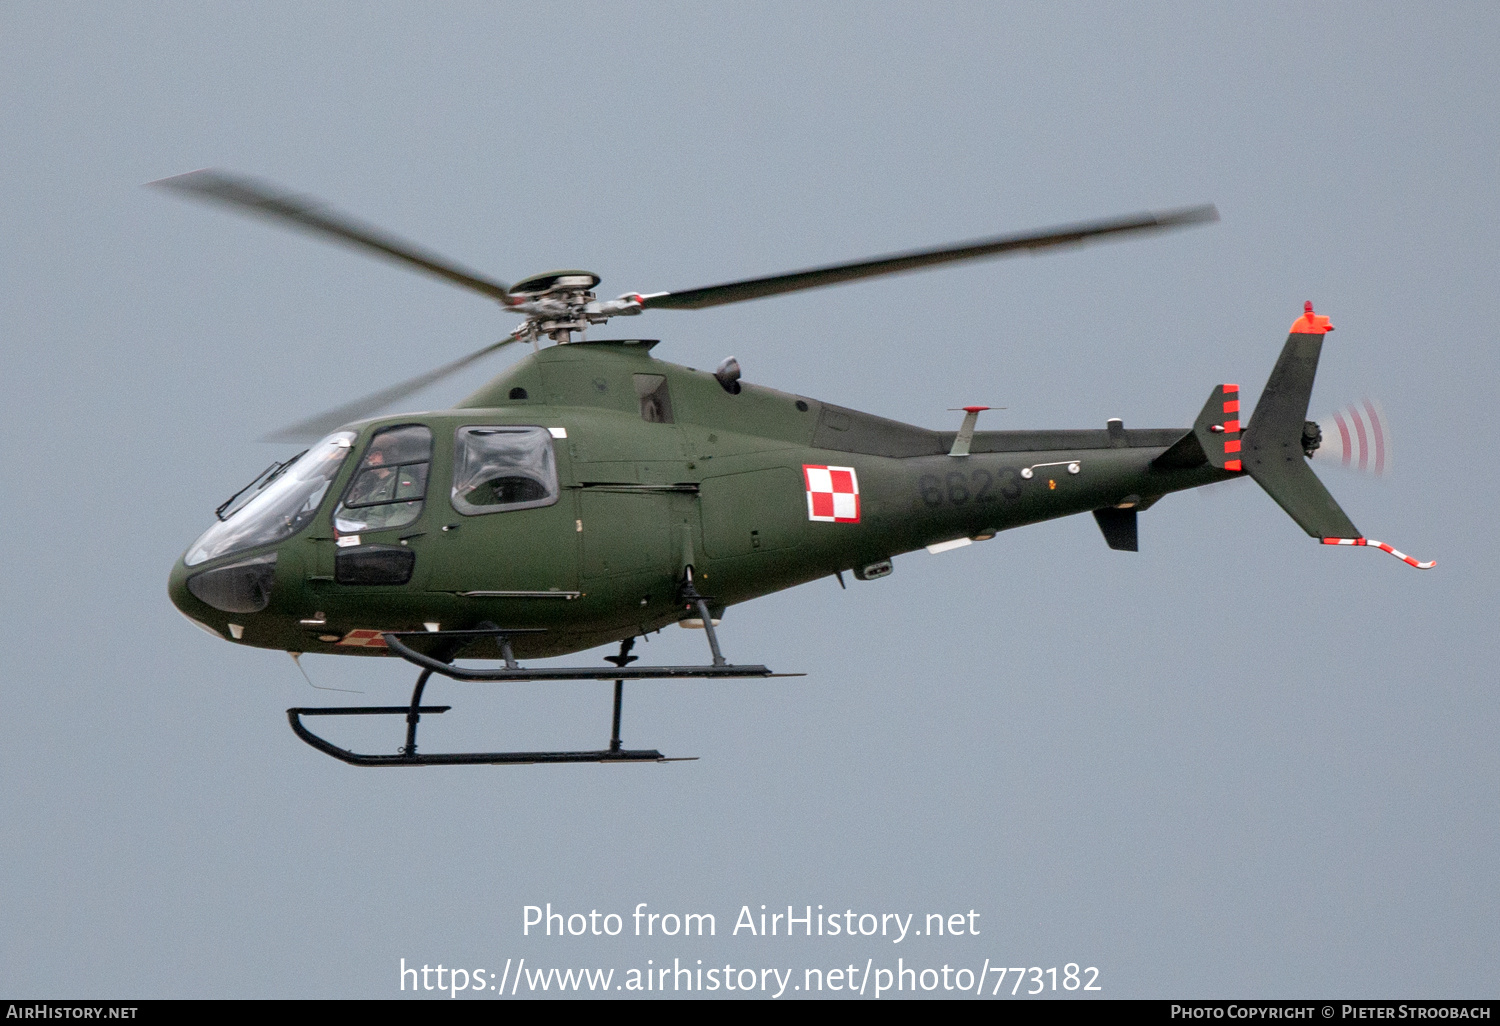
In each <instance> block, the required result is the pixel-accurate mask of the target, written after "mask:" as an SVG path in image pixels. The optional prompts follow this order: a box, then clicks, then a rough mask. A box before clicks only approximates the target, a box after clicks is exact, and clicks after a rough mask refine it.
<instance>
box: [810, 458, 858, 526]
mask: <svg viewBox="0 0 1500 1026" xmlns="http://www.w3.org/2000/svg"><path fill="white" fill-rule="evenodd" d="M802 476H803V478H805V479H806V481H807V519H809V520H818V521H823V522H825V523H830V524H857V523H859V478H858V477H857V476H855V473H854V468H853V467H822V466H814V465H812V464H807V463H804V464H803V465H802Z"/></svg>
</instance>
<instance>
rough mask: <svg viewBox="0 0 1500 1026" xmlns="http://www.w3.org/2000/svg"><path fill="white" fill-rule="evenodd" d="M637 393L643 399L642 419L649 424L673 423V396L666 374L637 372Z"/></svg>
mask: <svg viewBox="0 0 1500 1026" xmlns="http://www.w3.org/2000/svg"><path fill="white" fill-rule="evenodd" d="M634 377H635V394H636V395H638V396H639V397H640V400H641V419H642V420H644V421H645V422H646V423H648V424H670V423H672V396H671V394H670V393H668V392H667V378H666V375H664V374H636V375H634Z"/></svg>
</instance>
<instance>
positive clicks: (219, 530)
mask: <svg viewBox="0 0 1500 1026" xmlns="http://www.w3.org/2000/svg"><path fill="white" fill-rule="evenodd" d="M353 444H354V432H353V431H335V432H334V433H333V434H331V435H329V436H328V437H327V438H325V439H323V440H322V441H321V442H319V443H318V444H317V445H314V446H313V447H312V448H311V449H309V450H307V452H306V454H305V455H303V456H302V457H300V458H299V459H297V460H296V461H295V462H294V463H291V464H290V465H288V466H287V467H285V468H284V469H283V470H282V472H281V473H280V474H278V475H276V476H275V477H274V478H272V479H271V480H270V481H269V482H267V483H266V485H265V486H264V487H263V488H262V489H261V491H260V492H259V493H257V494H256V496H255V498H253V499H251V500H250V501H249V502H247V503H245V504H244V505H243V506H241V507H240V508H239V509H238V510H235V511H234V512H233V513H231V514H229V516H228V517H227V518H226V519H225V520H224V521H223V522H221V523H217V524H214V526H212V527H210V528H209V529H208V530H207V531H204V532H203V535H202V536H201V537H200V538H199V539H198V540H197V541H196V542H194V543H193V547H192V548H190V549H188V554H187V555H186V556H185V557H184V558H183V562H184V563H186V564H187V565H188V566H197V565H198V564H199V563H202V562H205V561H207V560H210V559H213V558H214V557H216V556H223V555H226V554H228V553H231V552H240V551H243V550H244V549H250V548H254V547H255V546H257V545H270V544H272V543H273V542H279V541H282V540H283V539H286V538H290V537H291V536H292V535H294V534H296V533H297V532H298V531H300V530H302V528H304V527H306V526H307V523H308V522H309V521H310V520H312V518H313V516H314V515H315V514H316V513H317V512H318V506H320V505H321V504H322V502H323V496H324V494H325V493H327V491H328V486H329V484H330V483H332V481H333V479H334V477H335V475H337V474H338V472H339V467H341V466H343V465H344V459H345V457H347V456H348V455H349V447H350V446H352V445H353Z"/></svg>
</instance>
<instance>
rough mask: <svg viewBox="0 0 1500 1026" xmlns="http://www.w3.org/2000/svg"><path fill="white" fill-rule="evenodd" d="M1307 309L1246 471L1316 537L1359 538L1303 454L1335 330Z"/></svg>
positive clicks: (1268, 394)
mask: <svg viewBox="0 0 1500 1026" xmlns="http://www.w3.org/2000/svg"><path fill="white" fill-rule="evenodd" d="M1305 310H1306V312H1305V313H1304V314H1303V315H1302V316H1301V317H1299V318H1297V319H1296V320H1295V321H1293V322H1292V330H1291V333H1290V334H1289V335H1287V338H1286V345H1285V346H1283V347H1282V349H1281V357H1280V358H1279V359H1278V360H1277V361H1276V367H1275V369H1274V370H1272V371H1271V377H1270V379H1269V380H1268V381H1267V382H1266V387H1265V390H1264V391H1262V392H1261V394H1260V402H1259V403H1257V404H1256V406H1255V419H1254V420H1253V421H1252V422H1251V424H1250V427H1249V428H1248V429H1247V430H1246V432H1245V439H1244V449H1243V453H1244V469H1245V472H1246V473H1248V474H1249V475H1250V476H1251V477H1253V478H1255V480H1256V482H1257V483H1259V485H1260V486H1261V487H1262V488H1264V489H1265V490H1266V492H1267V493H1269V494H1270V496H1271V498H1273V499H1275V500H1276V502H1277V503H1278V504H1279V505H1280V506H1281V508H1282V509H1284V510H1286V511H1287V514H1288V515H1289V516H1290V517H1291V518H1292V519H1293V520H1295V521H1297V525H1298V526H1299V527H1301V528H1302V529H1303V530H1304V531H1306V532H1307V533H1308V534H1310V535H1312V536H1313V537H1314V538H1358V537H1360V533H1359V528H1357V527H1355V526H1354V522H1353V521H1351V520H1350V519H1349V516H1348V514H1346V513H1345V512H1344V511H1343V510H1342V509H1340V508H1339V504H1338V503H1337V502H1335V501H1334V499H1333V496H1332V495H1330V494H1328V489H1327V488H1324V487H1323V482H1322V481H1319V480H1318V475H1316V474H1314V473H1313V471H1312V468H1311V467H1309V466H1308V465H1307V459H1306V457H1305V456H1304V454H1303V452H1302V426H1303V424H1305V423H1306V422H1307V401H1308V399H1309V398H1311V396H1312V387H1313V378H1314V377H1315V376H1316V375H1317V373H1318V357H1319V356H1320V355H1321V354H1322V352H1323V336H1324V335H1326V334H1327V333H1328V332H1330V331H1332V330H1333V325H1331V324H1329V323H1328V318H1327V317H1320V316H1318V315H1317V314H1315V313H1313V309H1312V303H1308V304H1307V305H1306V307H1305Z"/></svg>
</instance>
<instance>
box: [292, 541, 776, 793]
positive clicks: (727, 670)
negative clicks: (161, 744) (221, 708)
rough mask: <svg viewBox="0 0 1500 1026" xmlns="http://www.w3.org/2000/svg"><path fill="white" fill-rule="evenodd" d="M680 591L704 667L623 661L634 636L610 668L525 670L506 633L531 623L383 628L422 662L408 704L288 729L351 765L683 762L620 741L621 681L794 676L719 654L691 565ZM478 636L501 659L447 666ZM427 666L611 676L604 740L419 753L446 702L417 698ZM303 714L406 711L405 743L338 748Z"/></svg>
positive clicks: (483, 675) (480, 677) (448, 670)
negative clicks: (704, 642) (708, 661)
mask: <svg viewBox="0 0 1500 1026" xmlns="http://www.w3.org/2000/svg"><path fill="white" fill-rule="evenodd" d="M682 597H683V599H684V600H686V601H687V602H688V603H689V604H690V605H692V606H697V608H698V612H699V613H700V615H701V616H702V618H703V624H704V626H705V628H706V631H707V635H708V644H709V649H710V650H711V652H712V653H713V664H712V665H710V666H636V667H631V666H630V665H629V664H630V663H633V662H635V661H636V659H637V658H638V657H637V656H633V655H631V654H630V649H631V648H632V647H633V646H634V644H635V639H634V638H626V639H625V640H624V641H622V642H620V652H619V654H618V655H612V656H605V659H606V661H608V662H611V663H614V664H615V665H614V667H613V668H606V667H602V666H599V667H595V666H559V667H546V668H542V669H527V668H526V667H524V666H521V665H520V664H519V663H517V662H516V659H515V656H514V655H513V654H512V651H511V643H510V639H511V637H513V636H515V635H518V634H535V633H539V632H538V631H536V630H534V629H510V630H507V629H504V628H500V627H492V626H488V625H486V626H483V627H480V628H478V629H476V630H468V631H390V632H387V633H386V634H384V635H383V637H384V638H385V643H386V646H387V647H388V648H389V649H390V650H391V651H392V652H394V653H395V654H396V655H399V656H400V657H401V658H403V659H405V660H406V661H407V662H409V663H412V664H414V665H416V666H419V667H421V668H422V672H421V674H420V675H419V676H418V677H417V684H416V687H415V688H414V689H413V690H412V695H411V703H410V704H409V705H367V706H344V707H328V708H316V709H309V708H295V709H288V710H287V711H286V717H287V720H288V722H290V723H291V725H292V731H293V732H294V733H295V734H296V735H297V736H298V737H299V738H301V739H302V740H303V741H305V742H307V743H308V744H309V745H311V746H312V747H313V748H316V749H317V750H318V751H320V752H322V753H324V754H325V755H331V756H333V757H334V758H335V759H339V760H341V761H343V762H347V763H349V764H350V765H352V766H474V765H491V766H513V765H527V764H531V763H549V762H686V761H691V760H692V759H695V758H697V757H696V756H692V757H689V758H668V757H667V756H665V755H662V754H661V752H658V751H657V750H656V749H654V748H650V749H629V748H625V747H623V746H622V745H621V743H620V712H621V706H622V704H623V701H624V692H625V682H626V681H627V680H683V679H689V678H698V679H703V678H707V679H715V680H717V679H744V678H752V677H800V676H802V674H796V673H772V672H771V671H770V670H768V669H767V668H766V667H764V666H734V665H732V664H730V663H728V662H726V661H725V659H724V656H723V654H722V653H721V652H720V650H719V640H718V637H717V636H716V635H715V633H714V628H713V620H712V618H711V617H710V615H709V609H708V602H707V600H706V599H705V597H704V596H701V595H699V594H698V593H697V591H696V590H695V589H694V588H693V579H692V571H691V568H689V570H688V572H687V574H686V576H685V579H684V583H683V587H682ZM406 638H421V639H422V641H423V644H424V647H428V648H429V649H430V650H431V654H427V653H423V652H419V651H417V650H416V649H414V648H413V647H411V646H410V645H408V644H407V643H406V641H405V640H403V639H406ZM481 638H493V639H495V641H496V642H497V643H498V645H499V648H500V652H501V655H502V657H503V658H504V660H505V666H504V667H502V668H497V669H493V670H481V669H465V668H462V667H458V666H454V665H452V662H453V660H454V659H455V658H457V657H458V655H459V653H460V652H462V651H463V649H464V648H465V647H467V646H468V645H469V644H471V643H473V642H475V641H478V640H480V639H481ZM434 673H438V674H442V675H443V676H445V677H449V678H451V679H453V680H458V681H515V682H527V681H529V682H541V681H568V680H613V681H614V682H615V695H614V713H613V718H612V723H611V730H610V740H609V747H608V748H605V749H599V750H597V751H573V752H439V753H433V754H425V753H421V752H418V750H417V724H418V723H419V722H421V719H422V714H423V713H426V714H427V715H429V716H431V715H436V714H439V713H445V712H447V711H448V710H450V709H451V708H453V707H452V706H448V705H423V704H422V692H423V691H424V690H425V689H426V687H427V681H428V679H429V678H431V676H432V675H433V674H434ZM304 716H404V717H406V744H405V745H403V746H402V747H401V748H399V749H397V751H396V754H395V755H365V754H362V753H359V752H353V751H350V750H349V749H347V748H340V747H339V746H338V745H336V744H333V743H332V742H331V741H329V740H327V739H326V738H323V737H320V736H319V735H317V734H315V733H313V732H312V731H311V730H309V729H308V727H307V725H306V724H305V723H303V722H302V717H304Z"/></svg>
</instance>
